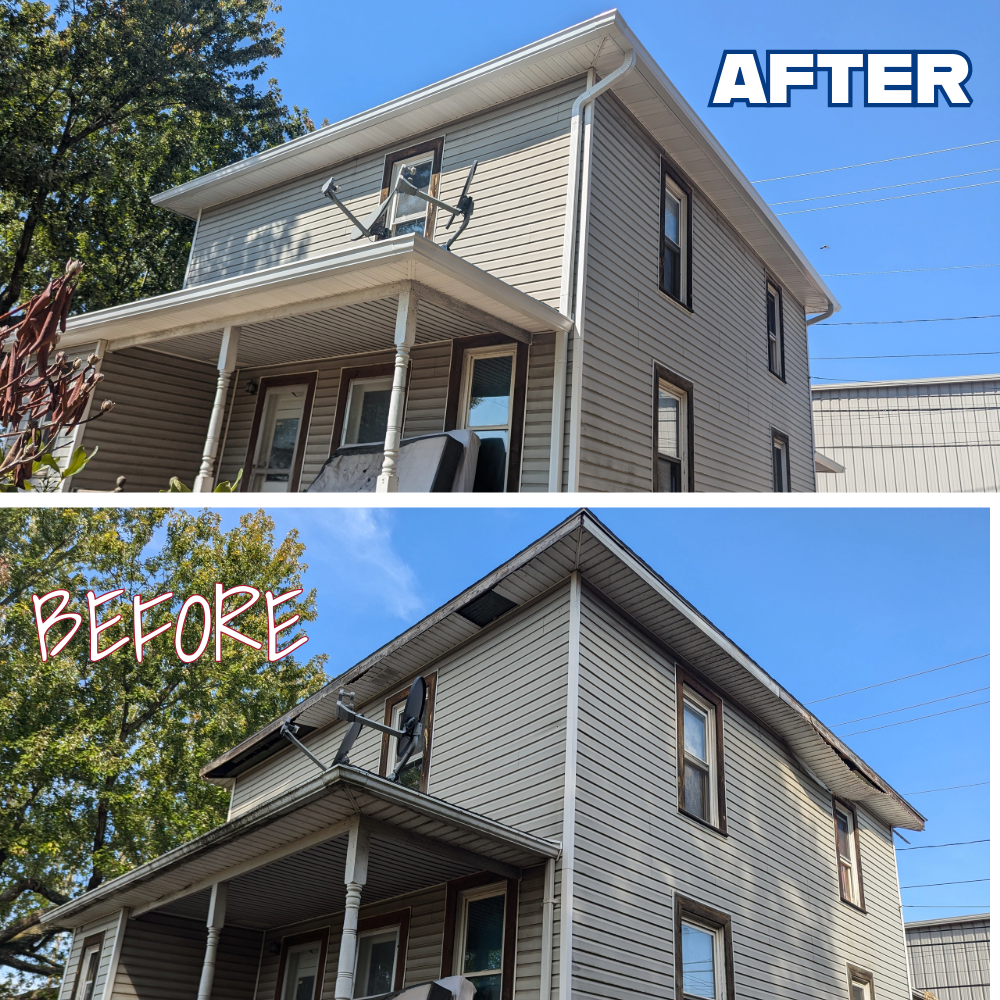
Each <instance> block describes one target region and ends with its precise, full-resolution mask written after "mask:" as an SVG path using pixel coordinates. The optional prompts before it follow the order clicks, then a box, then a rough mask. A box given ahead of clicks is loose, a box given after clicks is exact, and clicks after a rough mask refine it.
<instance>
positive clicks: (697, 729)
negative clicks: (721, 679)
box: [677, 671, 725, 833]
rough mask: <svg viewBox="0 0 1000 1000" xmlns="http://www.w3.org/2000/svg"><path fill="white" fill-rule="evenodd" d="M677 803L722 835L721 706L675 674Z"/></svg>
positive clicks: (684, 678) (702, 689)
mask: <svg viewBox="0 0 1000 1000" xmlns="http://www.w3.org/2000/svg"><path fill="white" fill-rule="evenodd" d="M678 679H679V683H678V695H677V703H678V722H677V730H678V731H677V742H678V771H679V775H678V777H679V791H678V802H679V805H680V809H681V811H682V812H684V813H687V815H689V816H693V817H694V818H695V819H698V820H701V821H702V822H703V823H707V824H708V825H709V826H713V827H715V828H716V829H717V830H719V831H720V832H722V833H725V809H724V802H723V790H722V703H721V702H720V701H719V699H718V698H716V697H715V696H714V695H712V694H711V693H710V692H709V691H708V690H707V689H706V688H703V687H701V686H700V685H696V684H695V683H694V682H693V681H692V680H691V678H689V677H687V676H686V675H684V674H682V673H681V672H680V671H679V672H678Z"/></svg>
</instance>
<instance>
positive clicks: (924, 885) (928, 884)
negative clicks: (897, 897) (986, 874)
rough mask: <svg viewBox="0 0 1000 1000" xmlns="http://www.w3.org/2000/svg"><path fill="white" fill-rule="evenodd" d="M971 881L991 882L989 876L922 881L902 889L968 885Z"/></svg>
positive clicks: (903, 886)
mask: <svg viewBox="0 0 1000 1000" xmlns="http://www.w3.org/2000/svg"><path fill="white" fill-rule="evenodd" d="M970 882H989V879H988V878H963V879H961V880H960V881H958V882H921V883H920V884H919V885H901V886H900V887H899V888H900V889H932V888H934V886H938V885H968V884H969V883H970Z"/></svg>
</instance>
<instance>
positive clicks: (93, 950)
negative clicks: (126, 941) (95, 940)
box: [75, 942, 104, 1000]
mask: <svg viewBox="0 0 1000 1000" xmlns="http://www.w3.org/2000/svg"><path fill="white" fill-rule="evenodd" d="M103 949H104V944H103V942H102V943H101V944H92V945H91V946H90V947H89V948H87V949H86V950H85V951H84V953H83V955H81V956H80V965H79V970H80V971H79V973H78V975H79V977H80V985H79V986H78V987H77V989H76V991H75V993H76V996H75V1000H94V994H95V993H96V992H97V980H98V978H99V976H100V974H101V952H102V951H103ZM95 955H96V956H97V960H96V961H95V962H94V978H93V980H88V979H87V975H88V973H89V971H90V963H91V960H92V959H93V958H94V956H95ZM88 983H89V985H90V993H89V995H88V993H87V986H88Z"/></svg>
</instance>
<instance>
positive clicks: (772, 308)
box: [766, 282, 785, 378]
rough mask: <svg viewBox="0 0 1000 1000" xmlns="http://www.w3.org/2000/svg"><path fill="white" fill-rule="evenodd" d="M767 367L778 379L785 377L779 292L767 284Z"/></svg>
mask: <svg viewBox="0 0 1000 1000" xmlns="http://www.w3.org/2000/svg"><path fill="white" fill-rule="evenodd" d="M766 296H767V367H768V370H769V371H770V372H772V373H773V374H774V375H777V376H778V378H784V377H785V342H784V331H783V330H782V322H781V292H780V291H779V290H778V289H777V288H776V287H775V286H774V285H772V284H771V283H770V282H768V283H767V291H766Z"/></svg>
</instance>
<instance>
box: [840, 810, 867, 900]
mask: <svg viewBox="0 0 1000 1000" xmlns="http://www.w3.org/2000/svg"><path fill="white" fill-rule="evenodd" d="M833 820H834V826H835V829H836V835H837V873H838V879H839V881H840V898H841V899H842V900H844V902H845V903H850V904H852V905H853V906H857V907H859V908H862V907H863V906H864V902H863V899H864V897H863V895H862V890H861V864H860V862H859V860H858V824H857V818H856V814H855V812H854V810H853V809H852V808H851V807H850V806H846V805H844V804H843V803H842V802H836V801H835V802H834V803H833Z"/></svg>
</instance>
